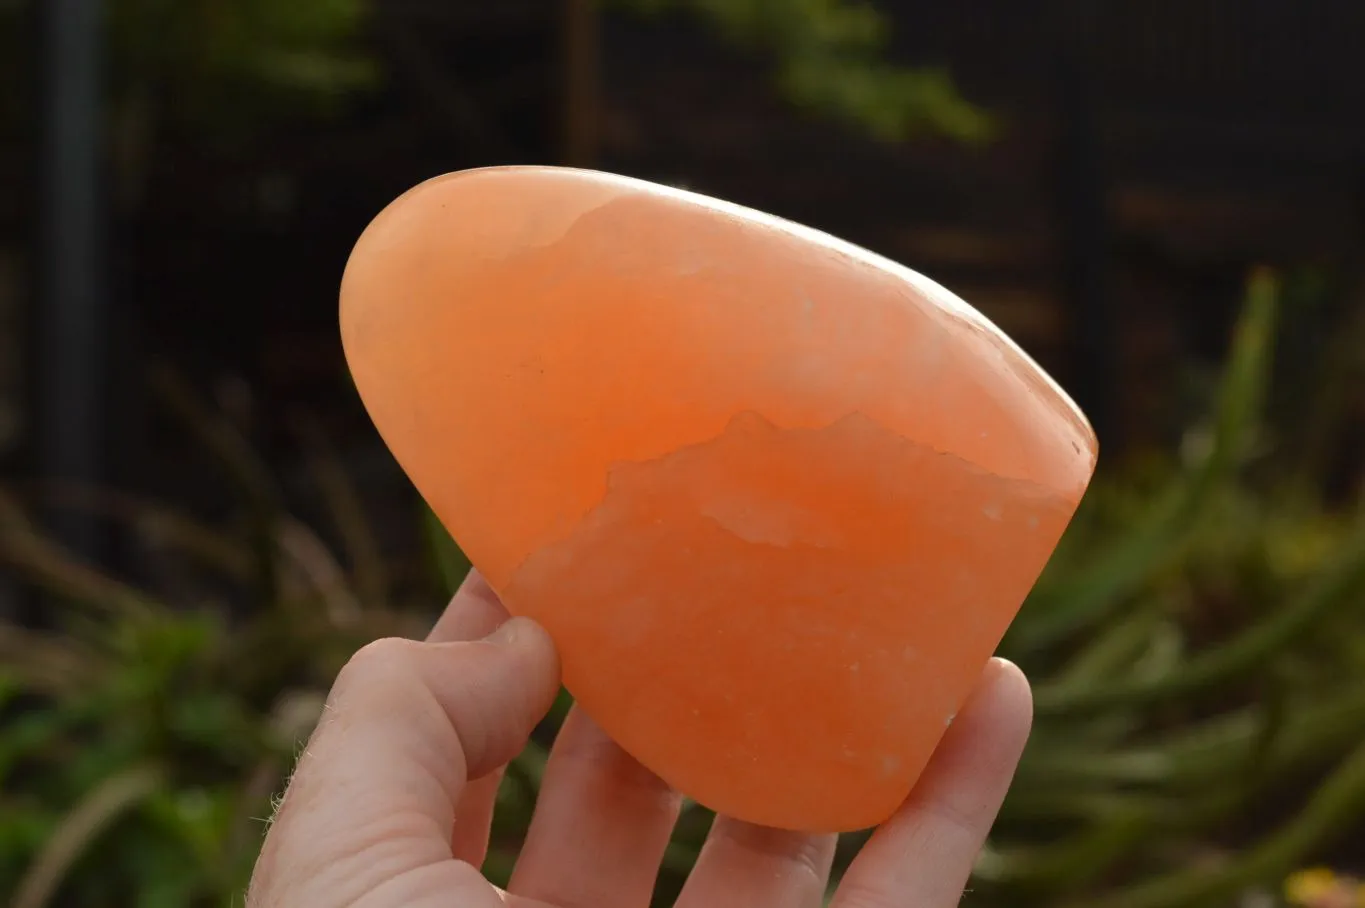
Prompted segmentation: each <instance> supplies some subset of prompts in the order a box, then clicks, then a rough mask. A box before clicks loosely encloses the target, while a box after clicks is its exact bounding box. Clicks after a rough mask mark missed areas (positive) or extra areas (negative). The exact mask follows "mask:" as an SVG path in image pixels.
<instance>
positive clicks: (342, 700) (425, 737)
mask: <svg viewBox="0 0 1365 908" xmlns="http://www.w3.org/2000/svg"><path fill="white" fill-rule="evenodd" d="M490 633H492V636H491V637H488V636H487V635H488V634H490ZM558 687H559V666H558V660H557V657H556V655H555V651H554V647H553V645H552V644H551V642H550V639H549V637H548V636H547V635H546V633H545V632H544V631H543V630H542V629H541V628H540V627H539V626H538V625H536V624H534V623H532V622H530V621H527V620H525V619H514V620H510V621H509V619H508V615H507V613H506V611H504V610H503V607H502V606H501V604H499V602H498V600H497V598H496V596H494V594H493V592H492V590H490V589H489V587H488V585H487V584H486V583H485V582H484V581H483V580H482V579H480V578H479V577H478V576H477V575H472V576H471V577H470V579H469V580H467V581H466V582H465V584H464V586H463V587H462V588H461V589H460V591H459V592H458V593H457V594H456V595H455V598H454V599H453V600H452V601H451V603H450V606H449V607H448V608H447V609H446V612H445V614H444V615H442V616H441V618H440V620H439V621H438V622H437V624H436V627H435V628H434V629H433V630H432V632H431V635H430V636H429V637H428V638H427V640H426V641H424V642H417V641H403V640H384V641H380V642H378V643H376V644H372V645H371V646H368V647H366V648H365V649H363V650H361V651H360V653H358V654H357V655H356V656H355V658H353V659H352V660H351V662H350V663H349V664H348V665H347V666H346V668H345V669H344V670H343V671H342V673H341V676H340V677H339V678H338V679H337V682H336V684H335V686H334V687H333V689H332V693H331V696H330V698H329V701H328V709H327V710H326V712H325V713H324V717H323V720H322V722H321V723H320V724H319V727H318V729H317V730H316V731H315V732H314V734H313V737H312V740H311V741H310V742H309V744H308V747H307V748H306V750H305V752H304V756H303V758H302V759H301V760H300V761H299V766H298V769H297V771H296V773H295V774H294V778H293V781H292V782H291V783H290V785H289V788H288V790H287V792H286V793H285V797H284V799H283V802H282V804H281V805H280V809H279V811H278V813H277V815H276V818H275V822H274V824H273V825H272V827H271V829H270V833H269V835H268V836H267V837H266V841H265V847H264V850H263V851H262V854H261V858H260V861H259V863H258V864H257V866H256V871H255V875H254V877H253V879H252V881H251V891H250V895H249V896H248V900H247V904H248V905H249V906H250V908H294V906H300V905H307V906H309V908H343V906H358V908H428V906H429V908H437V906H441V908H452V906H459V908H646V906H647V905H648V903H649V899H650V895H651V890H652V888H653V885H654V880H655V876H656V874H657V872H658V869H659V864H660V862H661V860H662V858H663V852H664V847H665V846H666V845H667V843H668V839H669V835H670V834H671V832H672V829H673V824H674V821H675V820H676V819H677V816H678V810H679V806H680V801H681V799H680V797H679V795H678V794H677V793H676V792H674V791H672V790H670V789H669V788H668V786H667V785H665V784H664V783H663V782H661V781H660V780H659V779H658V778H657V777H656V776H654V775H653V774H652V773H650V772H649V771H648V770H646V769H644V768H643V767H642V766H640V764H638V763H636V762H635V761H634V760H632V759H631V758H630V757H629V756H627V755H626V754H625V753H624V752H623V751H622V750H621V749H620V748H619V747H617V746H616V745H615V744H614V743H612V741H611V740H610V739H608V738H607V737H606V736H605V735H604V734H603V733H602V732H601V731H600V730H599V729H598V728H597V727H596V726H595V725H594V724H593V723H592V721H591V720H590V719H588V718H587V717H586V716H585V715H583V714H582V713H580V712H578V711H577V710H575V711H573V712H571V713H570V715H569V718H568V720H567V721H566V723H565V726H564V728H563V730H562V731H561V732H560V734H559V737H558V740H557V741H556V743H555V746H554V750H553V751H552V753H551V756H550V762H549V764H548V766H547V767H546V771H545V779H544V786H543V790H542V792H541V795H540V798H539V801H538V803H537V805H536V812H535V816H534V818H533V820H532V822H531V828H530V831H529V834H528V836H527V839H526V843H525V846H524V847H523V849H522V852H521V855H520V858H519V860H518V862H517V865H516V870H515V872H514V873H513V876H512V879H511V882H510V883H509V886H508V892H505V893H504V892H502V891H500V890H498V889H495V888H494V887H493V886H492V885H491V884H490V883H488V882H487V881H486V880H485V879H484V878H483V876H482V875H481V874H480V872H479V870H478V868H479V866H480V865H481V864H482V863H483V858H484V855H485V852H486V851H487V847H488V832H489V821H490V819H491V817H492V813H493V802H494V795H495V793H496V790H497V786H498V782H499V781H500V779H501V777H502V770H503V767H504V766H505V764H506V763H507V761H508V760H510V759H511V758H512V757H513V756H515V755H516V754H517V753H518V752H519V751H520V750H521V748H522V747H523V746H524V745H525V743H526V740H527V737H528V736H529V734H530V732H531V729H532V728H533V726H534V725H535V724H536V723H537V722H538V721H539V720H540V719H541V718H542V717H543V716H544V715H545V713H546V712H547V710H548V709H549V707H550V705H551V703H552V701H553V699H554V696H555V694H556V692H557V691H558ZM1031 721H1032V699H1031V696H1030V693H1029V687H1028V683H1027V681H1025V680H1024V676H1023V675H1022V673H1020V671H1019V670H1018V669H1017V668H1015V667H1014V666H1012V665H1010V664H1009V663H1006V662H1002V661H1000V660H993V661H992V662H991V663H990V664H989V665H988V666H987V668H986V671H985V672H984V674H983V675H982V678H981V681H980V682H979V684H978V686H977V689H976V691H975V693H974V694H973V695H972V698H971V700H970V701H969V702H968V704H967V705H966V707H964V709H963V710H962V712H961V713H960V714H959V715H958V717H957V720H956V721H955V722H954V723H953V725H952V727H951V728H950V729H949V730H948V733H947V736H946V737H945V738H944V740H943V743H942V744H941V745H940V747H939V749H938V751H937V753H936V754H935V756H934V759H933V761H932V762H931V764H930V766H929V768H928V770H927V771H926V772H925V774H924V776H923V777H922V778H921V780H920V782H919V784H918V786H917V787H916V788H915V791H914V792H913V793H912V794H911V795H910V797H909V798H908V799H907V800H906V802H905V804H904V805H903V806H902V807H901V808H900V810H899V811H898V812H897V813H896V815H895V816H894V817H893V818H891V819H890V820H889V821H887V822H886V823H885V824H884V825H883V826H882V827H881V828H880V829H878V830H877V831H876V833H875V834H874V835H873V836H872V838H871V840H870V841H869V842H868V844H867V845H866V846H865V847H864V848H863V851H862V853H861V854H859V856H858V857H857V859H856V860H855V861H854V863H853V865H852V867H851V868H850V869H849V871H848V872H847V874H846V875H845V877H844V879H843V882H842V884H841V885H840V887H839V890H838V894H837V895H836V896H835V898H834V901H833V903H832V905H831V908H952V906H956V905H957V904H958V903H959V901H960V899H961V897H962V892H963V888H964V886H965V885H966V883H967V878H968V875H969V874H970V872H971V867H972V863H973V861H974V860H975V858H976V855H977V852H978V851H979V850H980V848H981V846H982V844H983V843H984V841H985V838H986V834H987V832H988V831H989V829H990V826H991V824H992V822H994V819H995V815H996V812H997V811H998V810H999V808H1000V803H1001V801H1002V799H1003V798H1004V795H1005V791H1006V789H1007V787H1008V786H1009V782H1010V779H1011V778H1012V776H1013V774H1014V769H1015V766H1016V764H1017V763H1018V760H1019V755H1020V752H1021V751H1022V749H1023V746H1024V741H1025V739H1026V738H1027V737H1028V732H1029V726H1030V723H1031ZM834 844H835V839H834V837H833V836H825V835H801V834H796V833H789V832H780V831H775V830H770V829H762V828H759V827H755V826H751V825H748V824H746V823H741V822H739V821H736V820H732V819H729V818H726V817H721V818H719V819H718V820H717V821H716V822H715V824H714V826H713V827H712V830H711V833H710V836H709V838H708V839H707V841H706V844H705V846H704V847H703V849H702V852H701V857H700V859H699V860H698V862H697V865H696V868H695V869H694V870H693V872H692V875H691V877H690V878H689V879H688V881H687V884H686V886H685V888H684V890H683V893H682V895H681V897H680V898H679V900H678V902H677V905H676V908H819V906H820V905H821V902H822V899H823V896H824V892H825V887H826V881H827V878H828V875H829V869H830V862H831V860H832V859H833V855H834Z"/></svg>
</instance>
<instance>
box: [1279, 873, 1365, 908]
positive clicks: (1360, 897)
mask: <svg viewBox="0 0 1365 908" xmlns="http://www.w3.org/2000/svg"><path fill="white" fill-rule="evenodd" d="M1284 897H1285V899H1286V900H1287V901H1288V902H1289V904H1291V905H1294V906H1296V908H1365V883H1361V882H1360V881H1359V880H1355V879H1352V878H1351V877H1347V876H1339V875H1338V874H1336V873H1334V872H1333V871H1332V870H1329V869H1328V868H1326V867H1314V868H1311V869H1309V870H1300V871H1299V872H1298V873H1295V874H1293V875H1292V876H1290V877H1289V879H1287V880H1285V883H1284Z"/></svg>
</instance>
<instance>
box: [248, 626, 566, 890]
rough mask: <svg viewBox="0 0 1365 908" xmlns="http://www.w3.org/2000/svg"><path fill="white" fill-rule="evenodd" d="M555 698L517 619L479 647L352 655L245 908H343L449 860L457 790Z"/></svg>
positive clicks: (549, 661) (544, 640)
mask: <svg viewBox="0 0 1365 908" xmlns="http://www.w3.org/2000/svg"><path fill="white" fill-rule="evenodd" d="M558 689H559V663H558V658H557V656H556V654H555V650H554V646H553V644H552V643H551V642H550V638H549V636H548V635H547V634H546V633H545V631H544V630H543V629H542V628H541V627H540V626H539V625H537V624H535V623H534V622H532V621H530V620H528V619H524V618H516V619H512V620H511V621H509V622H507V623H506V624H504V625H503V626H502V627H500V628H499V629H498V630H496V631H494V633H493V634H492V635H490V636H489V637H487V638H485V639H483V640H479V641H472V642H460V643H422V642H417V641H412V640H400V639H384V640H378V641H376V642H374V643H371V644H369V645H368V646H366V647H365V648H364V649H362V650H360V651H359V652H358V653H356V655H355V656H353V657H352V658H351V660H350V662H348V663H347V665H346V667H345V668H344V669H343V670H342V672H341V674H340V675H339V676H338V678H337V681H336V684H335V685H333V688H332V692H331V695H330V696H329V697H328V701H327V707H326V709H325V710H324V713H323V718H322V721H321V722H320V724H319V726H318V728H317V730H316V731H315V732H314V733H313V737H312V739H311V740H310V741H309V743H308V746H307V748H306V749H305V751H304V754H303V756H302V758H301V759H300V761H299V765H298V769H297V771H296V772H295V774H294V778H293V780H292V781H291V782H290V784H289V787H288V789H287V790H286V792H285V795H284V797H283V799H282V800H281V803H280V807H279V810H278V811H277V814H276V818H275V822H274V824H273V826H272V828H271V830H270V832H269V834H268V835H267V837H266V842H265V847H264V849H263V850H262V855H261V859H260V861H259V863H258V864H257V870H256V874H255V877H254V878H253V881H252V890H253V896H254V899H253V902H252V904H260V905H274V904H304V903H307V904H352V903H353V902H355V901H357V900H359V899H360V898H363V897H364V896H365V895H367V894H368V893H369V892H371V891H374V889H375V888H377V887H378V886H379V885H381V884H383V883H384V882H386V881H387V880H389V879H392V878H395V877H397V876H401V875H402V874H405V873H408V872H410V871H412V870H415V869H419V868H423V867H428V866H430V865H432V864H434V863H436V862H438V861H448V860H449V859H450V856H451V851H450V847H451V842H450V836H451V830H452V828H453V825H454V820H455V808H456V805H457V804H458V803H459V797H460V793H461V791H462V790H463V789H464V787H465V785H466V784H467V783H468V781H469V780H470V779H472V778H477V777H479V776H481V775H483V774H485V773H487V772H489V771H491V770H493V769H494V768H495V767H497V766H499V765H500V764H502V763H505V762H507V761H508V760H510V759H511V758H512V757H514V756H516V754H517V753H518V752H519V751H520V750H521V748H522V747H524V746H525V744H526V739H527V737H528V736H529V735H530V732H531V729H532V728H534V727H535V724H536V723H537V722H538V721H540V719H541V718H543V717H544V715H545V713H546V712H547V711H548V710H549V708H550V705H551V704H552V703H553V701H554V697H555V694H556V692H557V691H558ZM282 868H284V869H285V870H286V871H287V875H288V878H289V879H285V877H284V876H283V875H282ZM296 884H297V885H298V886H304V887H306V889H303V890H300V889H297V888H295V885H296ZM281 887H285V888H286V889H287V892H288V896H287V897H284V896H281V895H279V893H280V892H281V891H283V890H282V889H281ZM266 893H270V895H269V897H267V896H266ZM305 896H306V897H305Z"/></svg>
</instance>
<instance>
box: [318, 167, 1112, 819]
mask: <svg viewBox="0 0 1365 908" xmlns="http://www.w3.org/2000/svg"><path fill="white" fill-rule="evenodd" d="M341 328H342V336H343V340H344V344H345V349H346V354H347V357H348V361H349V363H350V367H351V369H352V372H353V375H354V377H355V381H356V383H357V385H358V387H359V389H360V393H361V395H362V397H363V398H364V401H365V404H366V406H367V407H368V409H369V412H370V413H371V415H372V417H373V419H374V422H375V424H376V425H377V426H378V429H379V431H380V432H381V434H382V435H383V437H384V439H385V440H386V442H387V444H388V445H389V446H390V448H391V449H392V451H393V453H394V455H395V456H396V457H397V459H398V461H399V462H400V463H401V465H402V466H403V468H404V469H405V470H406V471H407V473H408V475H409V476H410V477H411V478H412V480H413V481H414V483H415V484H416V485H417V487H418V489H419V490H420V491H421V493H422V494H423V495H424V496H425V497H426V499H427V501H428V502H429V503H430V504H431V506H432V507H433V509H434V510H435V511H436V513H437V515H438V516H439V517H440V518H441V520H442V521H443V522H444V523H445V525H446V526H447V527H448V528H449V530H450V531H451V533H452V534H453V535H454V537H455V539H456V540H457V541H458V542H459V543H460V545H461V546H462V547H463V548H464V550H465V551H466V553H467V554H468V555H469V557H470V559H471V560H472V561H473V563H474V564H475V565H476V566H477V567H478V568H479V569H480V570H481V571H482V572H483V573H484V574H485V576H486V577H487V579H488V581H489V582H490V583H491V584H492V586H493V588H494V589H496V590H497V591H498V592H499V593H500V594H501V596H502V597H503V600H504V601H505V603H506V605H507V607H508V609H509V610H511V611H512V612H513V613H514V614H523V615H530V616H532V617H534V618H536V619H537V620H539V621H540V622H541V623H542V624H543V625H544V626H545V627H546V628H547V629H548V630H549V631H550V633H551V634H552V635H553V637H554V638H555V640H556V642H557V644H558V646H559V648H560V652H561V655H562V659H563V667H564V679H565V684H566V686H567V687H568V689H569V690H570V692H571V693H572V694H574V696H575V697H576V698H577V701H578V703H579V704H580V706H581V707H582V708H583V709H585V710H586V711H587V712H588V714H590V715H591V716H592V717H593V718H594V719H596V721H597V722H598V723H599V724H600V725H601V726H602V727H603V728H604V729H605V730H606V731H607V732H608V733H609V734H611V735H612V736H613V737H614V738H615V739H616V740H617V741H618V742H619V743H620V744H621V746H622V747H624V748H625V749H626V750H627V751H628V752H629V753H631V754H632V755H634V756H635V757H636V758H637V759H638V760H640V761H641V762H642V763H644V764H645V765H646V766H648V767H649V768H651V769H652V770H653V771H654V772H656V773H658V774H659V775H660V776H661V777H663V778H664V779H665V780H667V781H668V782H670V783H672V784H673V785H674V786H676V787H677V788H678V789H680V790H681V791H682V792H684V793H685V794H687V795H689V796H691V797H692V798H694V799H695V800H697V801H699V802H701V803H702V804H704V805H706V806H708V807H711V808H713V809H715V810H717V811H721V812H723V813H727V814H731V815H733V816H736V817H739V818H742V819H745V820H749V821H752V822H756V823H762V824H766V825H770V826H776V827H783V828H788V829H798V830H812V831H842V830H850V829H856V828H861V827H866V826H870V825H874V824H876V823H878V822H880V821H882V820H884V819H886V818H887V817H888V816H889V815H890V814H891V813H892V812H893V811H894V809H895V808H896V807H897V805H898V804H899V803H900V802H901V801H902V800H903V799H904V798H905V796H906V795H907V793H908V792H909V791H910V789H911V787H912V786H913V784H914V783H915V780H916V778H917V777H918V776H919V774H920V772H921V771H922V770H923V768H924V766H925V764H926V762H927V761H928V759H929V757H930V755H931V753H932V752H933V750H934V748H935V747H936V746H937V743H938V741H939V740H940V738H941V736H942V734H943V732H944V729H945V727H946V726H947V725H948V724H949V723H951V721H952V718H953V715H954V714H955V713H956V711H957V710H958V708H959V707H960V706H961V705H962V703H963V701H964V700H965V698H966V696H967V695H968V693H969V692H970V689H971V687H972V686H973V684H974V682H975V681H976V679H977V677H978V676H979V674H980V672H981V670H982V668H983V666H984V664H985V662H986V660H987V659H988V658H989V657H990V655H991V653H992V652H993V650H994V648H995V647H996V645H997V644H998V643H999V641H1000V638H1001V637H1002V635H1003V634H1004V632H1005V630H1006V628H1007V626H1008V625H1009V623H1010V621H1011V620H1012V619H1013V617H1014V615H1015V613H1016V611H1017V609H1018V607H1019V605H1020V603H1021V602H1022V601H1023V599H1024V597H1025V595H1026V594H1027V592H1028V590H1029V589H1030V587H1031V586H1032V584H1033V583H1034V582H1035V580H1036V579H1037V576H1038V574H1039V572H1040V571H1041V570H1042V568H1043V566H1044V564H1045V562H1046V561H1047V559H1048V558H1049V556H1050V555H1051V553H1052V551H1053V548H1054V547H1055V545H1056V543H1057V541H1058V539H1059V537H1060V536H1061V534H1062V532H1063V529H1064V528H1065V526H1066V524H1067V522H1068V521H1069V520H1070V519H1071V516H1072V514H1073V512H1074V510H1075V508H1076V506H1077V504H1078V503H1079V500H1080V498H1081V495H1082V493H1083V492H1084V490H1085V488H1086V485H1087V484H1088V482H1089V480H1090V476H1091V472H1092V470H1093V469H1094V464H1095V457H1096V443H1095V438H1094V435H1093V433H1092V432H1091V430H1090V428H1089V426H1088V424H1087V422H1086V420H1085V418H1084V416H1083V415H1082V414H1081V413H1080V411H1079V410H1078V409H1077V408H1076V406H1075V405H1074V404H1073V403H1072V402H1071V400H1070V399H1069V398H1068V397H1067V396H1066V395H1065V394H1064V393H1063V392H1062V391H1061V390H1060V389H1059V388H1058V387H1057V385H1056V384H1054V383H1053V381H1052V380H1051V379H1050V378H1048V376H1047V375H1046V374H1045V373H1044V372H1043V371H1042V370H1041V369H1039V368H1038V366H1036V365H1035V364H1034V363H1033V362H1032V361H1031V360H1030V359H1029V358H1028V357H1027V356H1025V354H1024V353H1022V352H1021V351H1020V350H1019V348H1018V347H1017V346H1015V345H1014V344H1013V343H1012V342H1011V341H1010V340H1009V339H1007V338H1006V337H1005V336H1004V335H1003V334H1002V333H1001V332H1000V331H999V330H998V329H996V328H995V327H994V326H993V325H992V324H990V323H989V322H988V321H987V320H986V319H985V318H983V317H982V316H981V315H979V314H978V313H977V312H976V311H975V310H973V309H971V308H970V307H969V306H967V305H966V304H965V303H963V302H962V301H960V300H959V299H957V298H956V297H955V296H953V295H952V294H951V293H949V292H948V291H947V290H944V289H943V288H942V287H939V286H938V285H936V284H934V283H932V282H931V281H929V280H927V279H925V278H923V277H921V276H920V275H918V274H916V273H914V272H912V271H910V270H908V269H906V268H903V267H901V266H899V265H896V264H893V263H891V262H889V261H886V260H885V259H882V258H879V257H877V256H875V255H873V254H872V253H869V252H867V251H865V250H863V249H860V248H857V247H855V246H852V245H849V244H847V243H843V242H841V241H839V240H836V239H834V238H832V237H830V236H828V235H825V234H822V233H819V232H817V231H814V230H811V229H808V228H805V227H801V226H798V225H795V224H792V223H789V222H785V221H781V220H778V219H776V218H773V217H770V216H767V215H764V214H760V213H758V212H755V211H751V210H748V209H744V208H741V207H738V206H735V205H730V204H727V203H724V202H719V201H716V200H713V199H709V198H705V197H703V196H699V195H694V194H691V193H687V192H682V191H679V190H675V189H670V188H667V187H663V186H657V185H653V184H650V183H645V182H640V181H636V180H631V179H627V178H623V177H619V176H612V175H608V174H602V173H594V172H590V171H579V170H567V169H557V168H545V167H504V168H491V169H484V170H474V171H466V172H461V173H455V174H450V175H447V176H444V177H440V178H437V179H434V180H431V181H429V182H427V183H424V184H422V185H421V186H418V187H417V188H415V189H413V190H412V191H410V192H409V193H407V194H406V195H404V196H403V197H402V198H400V199H398V200H397V201H396V202H394V203H393V204H392V205H391V206H389V208H387V209H386V210H385V211H384V212H383V213H382V214H380V215H379V216H378V218H376V220H375V221H374V222H373V224H371V225H370V227H369V228H368V229H367V230H366V232H365V233H364V235H363V236H362V237H361V239H360V240H359V242H358V244H357V245H356V248H355V250H354V253H353V254H352V257H351V260H350V262H349V264H348V266H347V269H346V274H345V278H344V281H343V286H342V292H341Z"/></svg>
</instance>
